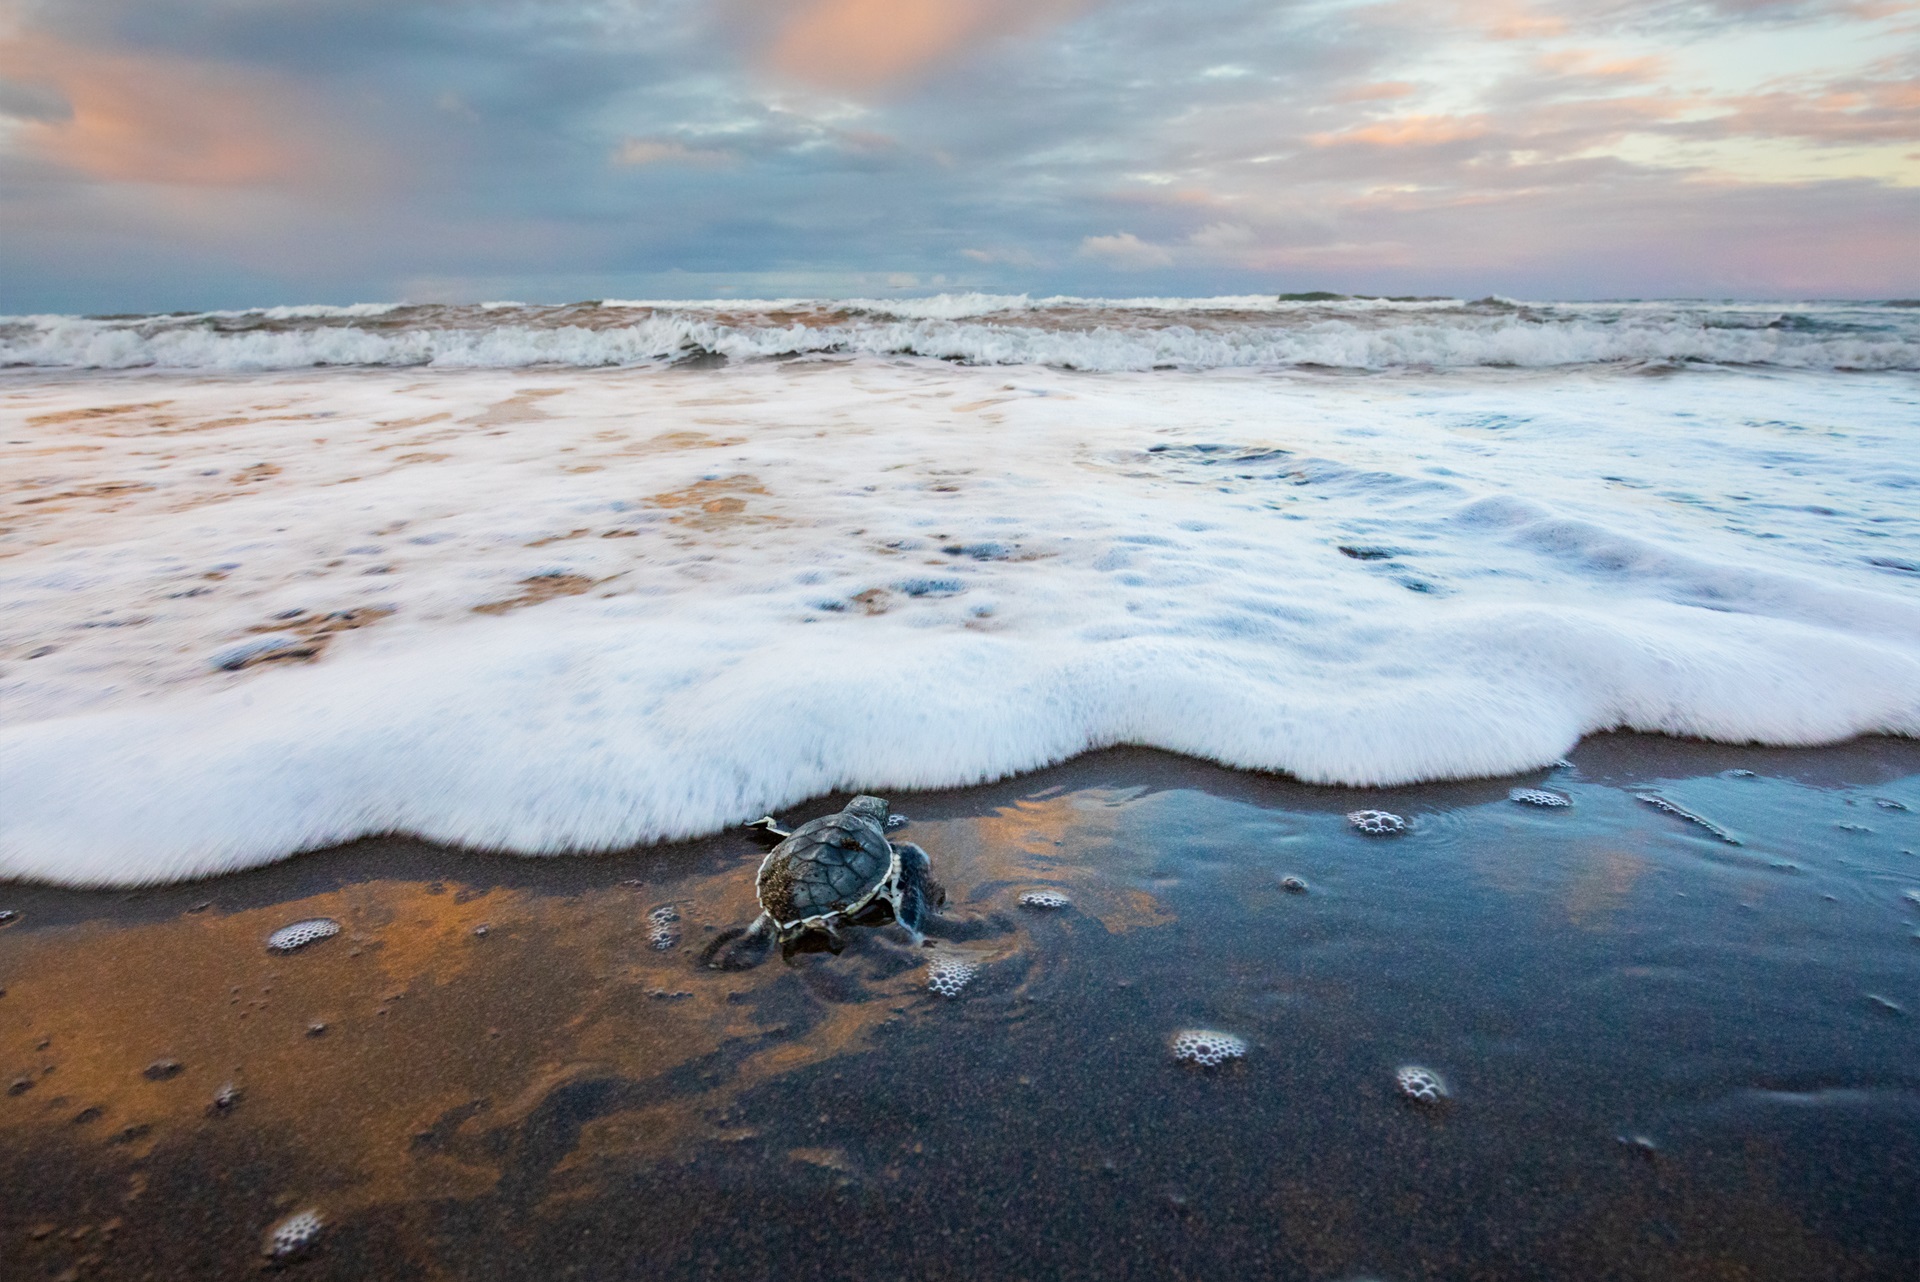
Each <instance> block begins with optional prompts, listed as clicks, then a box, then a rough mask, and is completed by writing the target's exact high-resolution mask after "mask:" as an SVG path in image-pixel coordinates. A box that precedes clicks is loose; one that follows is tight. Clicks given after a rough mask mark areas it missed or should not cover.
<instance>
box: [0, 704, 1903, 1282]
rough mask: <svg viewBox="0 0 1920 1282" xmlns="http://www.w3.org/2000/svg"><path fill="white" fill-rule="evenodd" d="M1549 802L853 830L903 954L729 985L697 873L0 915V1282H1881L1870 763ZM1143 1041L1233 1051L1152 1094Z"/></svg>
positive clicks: (1001, 804)
mask: <svg viewBox="0 0 1920 1282" xmlns="http://www.w3.org/2000/svg"><path fill="white" fill-rule="evenodd" d="M1572 761H1573V764H1572V766H1571V768H1566V769H1556V770H1553V771H1549V772H1543V773H1540V774H1536V775H1532V776H1528V777H1524V778H1518V779H1503V780H1496V781H1482V782H1470V783H1457V784H1445V785H1428V786H1421V787H1408V788H1398V789H1381V790H1348V789H1334V788H1314V787H1308V786H1304V785H1300V784H1297V783H1294V782H1291V781H1288V780H1285V779H1281V778H1277V777H1269V776H1259V775H1249V774H1245V773H1237V772H1233V771H1228V770H1224V769H1219V768H1215V767H1212V766H1208V765H1204V764H1200V763H1196V762H1193V761H1188V760H1183V759H1179V758H1175V757H1171V756H1167V755H1164V754H1159V753H1154V752H1147V751H1141V750H1115V751H1110V752H1104V753H1098V754H1094V755H1090V756H1086V757H1083V758H1080V759H1078V760H1075V761H1073V762H1070V763H1067V764H1065V765H1063V766H1060V767H1058V768H1055V769H1052V770H1049V771H1045V772H1042V773H1040V774H1037V775H1030V776H1025V777H1022V778H1019V779H1014V780H1009V781H1006V782H1003V783H999V784H995V785H991V786H986V787H980V788H974V789H968V790H961V791H952V792H940V793H925V794H907V795H896V796H895V797H894V798H893V801H894V806H895V809H896V810H897V811H900V812H903V813H905V814H906V815H908V816H909V817H910V818H911V820H912V822H911V824H910V825H909V826H908V827H906V828H905V829H903V830H902V837H903V838H905V839H911V840H913V841H916V842H919V843H920V844H921V845H923V846H925V847H926V848H927V849H928V850H929V851H931V852H932V855H933V858H934V861H935V867H936V870H937V872H938V874H939V876H940V877H941V878H942V879H943V880H944V882H945V883H946V885H947V888H948V891H949V901H948V905H947V919H946V921H945V922H944V923H943V924H941V925H938V926H936V927H935V929H934V931H933V933H934V935H935V936H936V937H938V939H939V940H940V941H941V942H940V943H939V944H938V946H937V947H935V948H933V949H930V950H914V949H912V948H911V947H909V946H908V945H907V944H906V942H905V941H904V939H903V937H902V936H901V935H900V933H899V932H898V931H897V930H896V929H894V928H891V927H888V928H881V929H869V930H860V931H857V932H855V936H854V939H853V942H852V945H851V946H850V947H849V948H848V950H847V951H846V952H845V953H843V954H841V955H839V956H833V955H831V954H827V953H803V954H799V955H796V956H794V957H792V958H791V959H789V960H787V961H782V960H781V959H780V958H778V957H777V956H776V957H775V958H774V959H772V960H771V961H769V962H768V963H766V964H764V965H762V966H760V967H759V968H758V969H754V970H748V971H739V972H726V971H717V970H712V969H707V968H704V967H703V966H702V965H701V964H700V960H699V955H700V951H701V949H702V948H703V947H704V946H705V944H706V943H707V942H708V941H709V940H710V939H711V938H712V937H713V936H714V934H716V933H717V932H719V931H721V930H724V929H726V928H728V927H730V926H734V925H739V924H744V923H745V922H746V921H747V920H748V919H749V918H750V917H751V916H752V914H753V911H754V904H753V899H752V874H753V870H754V868H755V867H756V866H757V862H758V860H759V858H760V850H759V848H758V847H757V846H755V845H754V844H753V843H752V842H751V841H750V840H749V839H748V838H747V837H745V836H744V835H740V834H727V835H723V836H719V837H715V838H712V839H709V840H705V841H698V842H691V843H685V844H681V845H676V846H670V847H655V848H649V849H643V850H637V851H633V852H629V853H624V854H618V855H607V856H597V857H568V858H550V859H531V858H513V857H505V856H497V855H487V854H474V853H467V852H461V851H453V850H446V849H440V848H436V847H433V846H430V845H427V844H424V843H421V842H418V841H413V840H407V839H403V838H386V839H375V840H367V841H361V842H357V843H354V844H352V845H349V846H346V847H342V848H339V849H334V850H327V851H320V852H315V853H310V854H307V855H303V856H300V857H298V858H295V859H292V860H289V861H287V862H284V863H281V864H278V865H276V866H273V867H269V868H264V869H260V870H257V871H253V872H247V873H241V874H237V875H233V876H228V877H223V878H219V879H217V880H212V881H206V882H199V883H194V884H188V885H179V886H170V887H164V888H157V889H151V890H143V891H135V892H125V891H112V892H91V893H89V892H75V891H67V890H54V889H48V888H44V887H37V886H31V885H24V884H8V885H4V886H0V910H5V911H8V912H11V913H13V914H14V916H13V917H12V918H11V919H10V920H9V921H8V922H7V923H6V925H5V926H4V927H0V989H4V990H5V991H4V996H0V1080H3V1081H4V1084H5V1086H6V1093H5V1094H4V1095H0V1137H3V1138H0V1188H4V1189H5V1190H6V1196H5V1198H4V1199H0V1274H3V1275H4V1276H5V1277H6V1278H8V1279H14V1278H19V1279H35V1278H47V1279H53V1278H62V1277H66V1278H76V1279H77V1278H115V1279H118V1278H129V1279H131V1278H147V1277H152V1278H215V1277H234V1276H244V1275H247V1274H249V1273H252V1272H256V1271H258V1270H260V1269H262V1268H270V1269H284V1270H285V1271H286V1272H287V1273H288V1274H289V1275H291V1276H295V1277H303V1278H314V1279H319V1278H342V1279H345V1278H354V1279H364V1278H380V1279H404V1278H422V1279H429V1278H476V1279H478V1278H502V1279H551V1278H571V1277H578V1278H628V1277H632V1278H640V1277H647V1278H661V1277H749V1276H769V1275H780V1276H785V1277H794V1278H831V1277H853V1276H863V1277H889V1278H890V1277H902V1278H905V1277H913V1278H923V1277H925V1278H932V1277H955V1278H962V1277H972V1278H980V1277H1023V1278H1055V1277H1088V1278H1095V1277H1098V1278H1120V1277H1140V1278H1150V1277H1152V1278H1158V1277H1189V1278H1220V1277H1276V1278H1303V1279H1321V1278H1324V1279H1357V1278H1379V1279H1414V1278H1422V1279H1429V1278H1430V1279H1441V1278H1446V1279H1459V1278H1489V1279H1493V1278H1500V1279H1506V1278H1511V1279H1540V1278H1579V1279H1602V1278H1622V1279H1627V1278H1632V1279H1691V1278H1701V1279H1707V1278H1713V1279H1722V1278H1725V1279H1733V1278H1740V1279H1782V1280H1786V1279H1794V1280H1807V1279H1829V1278H1831V1279H1842V1278H1846V1279H1856V1278H1857V1279H1900V1278H1912V1277H1915V1276H1920V1213H1916V1209H1915V1208H1916V1207H1920V899H1916V897H1915V896H1914V894H1913V893H1911V892H1915V891H1917V890H1920V856H1916V854H1915V853H1914V852H1915V851H1916V850H1917V849H1920V744H1916V743H1914V742H1912V741H1906V740H1895V739H1868V740H1862V741H1858V742H1854V743H1851V744H1846V745H1842V746H1838V747H1834V748H1828V749H1821V750H1812V751H1789V750H1771V749H1758V748H1737V747H1724V746H1714V745H1706V744H1699V743H1687V742H1676V741H1671V740H1664V739H1659V738H1653V737H1643V736H1629V735H1618V736H1602V737H1599V738H1595V739H1591V740H1589V741H1587V742H1586V743H1584V744H1583V745H1581V747H1580V748H1579V750H1578V751H1577V752H1576V753H1575V754H1574V756H1573V759H1572ZM1749 772H1750V773H1749ZM1514 787H1541V788H1547V789H1552V790H1554V791H1557V792H1559V793H1561V794H1563V795H1564V796H1566V797H1567V798H1569V799H1570V800H1571V802H1572V804H1571V806H1566V807H1556V808H1541V807H1535V806H1530V805H1526V804H1521V803H1517V802H1514V801H1510V800H1509V799H1508V792H1509V789H1511V788H1514ZM1639 794H1657V795H1658V796H1659V797H1661V798H1664V799H1666V800H1667V801H1669V802H1671V803H1672V804H1673V805H1674V806H1677V807H1680V808H1683V809H1685V810H1687V811H1690V812H1692V813H1693V814H1696V815H1698V816H1699V817H1701V818H1703V819H1706V820H1708V821H1710V822H1711V824H1714V825H1718V826H1719V828H1720V829H1722V830H1723V831H1722V832H1720V833H1716V832H1715V831H1713V830H1712V829H1711V828H1709V827H1708V826H1705V825H1702V824H1700V823H1695V822H1690V821H1689V820H1688V819H1686V818H1685V817H1683V816H1681V815H1679V814H1676V813H1673V812H1672V811H1670V810H1666V809H1662V808H1660V807H1658V806H1656V805H1654V804H1651V803H1649V802H1647V801H1644V800H1642V799H1641V798H1640V796H1639ZM842 801H844V798H839V797H829V798H822V799H820V800H818V801H817V802H815V803H812V804H809V805H807V806H804V807H797V808H796V809H795V811H794V812H792V813H790V814H788V815H786V816H784V818H787V819H788V820H790V821H793V820H798V819H802V818H806V817H810V816H811V815H813V814H818V813H823V812H825V811H827V810H830V809H833V808H837V806H838V805H839V804H841V802H842ZM1362 807H1377V808H1381V809H1386V810H1391V811H1394V812H1397V813H1399V814H1401V815H1404V816H1406V817H1407V819H1408V820H1409V821H1410V825H1411V826H1410V830H1409V831H1408V832H1406V833H1405V834H1403V835H1400V836H1394V837H1368V836H1366V835H1364V834H1362V833H1359V832H1357V831H1355V830H1354V829H1353V828H1351V827H1350V826H1349V825H1348V824H1347V822H1346V821H1345V819H1344V815H1345V814H1346V813H1347V812H1349V811H1352V810H1356V809H1359V808H1362ZM1736 843H1737V844H1736ZM1286 877H1296V878H1299V879H1300V880H1301V881H1303V882H1304V883H1305V887H1306V888H1305V890H1304V892H1300V891H1298V890H1297V889H1295V890H1289V889H1287V888H1284V887H1283V885H1282V879H1283V878H1286ZM1032 891H1054V892H1057V893H1060V894H1062V895H1064V896H1066V897H1067V898H1068V899H1070V900H1071V906H1070V907H1066V908H1062V909H1058V910H1055V911H1036V910H1034V909H1031V908H1023V907H1022V906H1021V905H1020V903H1019V897H1020V896H1021V895H1022V894H1024V893H1027V892H1032ZM662 909H669V910H670V911H669V912H664V913H662V912H660V911H659V910H662ZM313 917H328V918H333V919H335V920H337V921H338V922H339V923H341V926H342V930H341V932H340V933H339V934H338V935H336V936H334V937H332V938H328V939H324V940H322V941H320V942H317V943H314V944H311V945H309V946H307V947H305V948H303V949H301V950H299V951H296V952H292V953H287V954H274V953H271V952H269V951H268V949H267V947H266V943H265V941H266V938H267V936H268V935H269V934H270V933H271V932H272V931H274V930H275V929H277V928H279V927H281V926H284V925H287V924H289V923H291V922H295V921H298V920H301V919H304V918H313ZM661 945H664V946H661ZM929 959H933V960H937V961H940V962H942V963H943V964H945V965H946V966H947V967H948V968H949V971H950V973H956V974H957V973H964V970H965V967H967V966H971V967H973V971H972V974H971V977H970V979H969V980H968V981H967V982H966V983H965V984H964V986H962V987H960V989H959V991H958V993H957V995H955V996H952V997H948V996H942V995H940V994H938V993H936V992H933V991H930V990H929V988H928V974H929ZM1186 1028H1205V1029H1215V1030H1220V1031H1223V1032H1227V1033H1231V1034H1233V1035H1235V1036H1237V1037H1239V1038H1242V1039H1244V1041H1245V1044H1246V1053H1245V1055H1244V1057H1243V1058H1240V1059H1236V1060H1229V1061H1228V1062H1226V1063H1224V1064H1222V1065H1220V1066H1219V1067H1217V1068H1213V1069H1203V1068H1195V1067H1192V1066H1189V1065H1183V1064H1180V1063H1177V1062H1176V1061H1175V1060H1174V1058H1173V1057H1172V1055H1171V1053H1170V1051H1169V1039H1170V1038H1171V1037H1172V1036H1173V1035H1174V1034H1175V1033H1176V1032H1177V1031H1178V1030H1181V1029H1186ZM1409 1065H1418V1066H1423V1067H1426V1068H1428V1069H1430V1070H1432V1071H1433V1072H1435V1073H1436V1074H1438V1075H1439V1076H1440V1077H1441V1078H1443V1079H1444V1081H1445V1082H1446V1084H1447V1085H1448V1087H1449V1089H1450V1091H1451V1096H1450V1098H1449V1099H1447V1100H1446V1101H1444V1102H1443V1103H1442V1104H1440V1105H1438V1106H1422V1105H1419V1104H1416V1103H1413V1102H1411V1101H1409V1100H1408V1099H1406V1098H1405V1097H1403V1096H1402V1095H1401V1094H1400V1093H1399V1091H1398V1090H1397V1089H1396V1084H1395V1073H1396V1070H1398V1069H1400V1068H1402V1067H1405V1066H1409ZM223 1092H224V1094H223ZM216 1097H219V1102H216ZM307 1208H311V1209H313V1210H315V1211H316V1212H317V1213H318V1215H319V1217H320V1219H321V1220H322V1222H323V1224H324V1227H323V1228H322V1229H321V1231H320V1232H319V1234H318V1236H317V1237H315V1238H314V1239H313V1241H312V1242H311V1244H310V1245H309V1246H308V1247H307V1248H305V1249H304V1250H302V1251H299V1252H295V1253H292V1254H290V1255H289V1256H288V1257H287V1258H285V1259H283V1260H278V1261H273V1260H269V1259H267V1258H266V1257H265V1256H263V1254H262V1240H263V1235H264V1234H265V1233H266V1232H267V1231H268V1230H269V1228H270V1227H271V1226H272V1225H274V1224H275V1223H276V1222H277V1221H280V1220H281V1219H282V1218H283V1217H285V1216H287V1215H289V1214H291V1213H295V1212H298V1211H301V1210H303V1209H307Z"/></svg>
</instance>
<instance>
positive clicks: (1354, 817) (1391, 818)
mask: <svg viewBox="0 0 1920 1282" xmlns="http://www.w3.org/2000/svg"><path fill="white" fill-rule="evenodd" d="M1347 822H1348V823H1350V824H1352V825H1353V826H1354V827H1356V828H1358V829H1359V830H1360V831H1361V832H1364V833H1367V834H1368V835H1369V836H1374V837H1391V836H1392V835H1393V834H1395V833H1400V832H1405V831H1406V830H1407V821H1406V820H1404V819H1402V818H1401V817H1400V816H1399V815H1396V814H1394V813H1393V812H1392V811H1390V810H1356V811H1354V812H1353V813H1352V814H1350V815H1348V816H1347Z"/></svg>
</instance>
